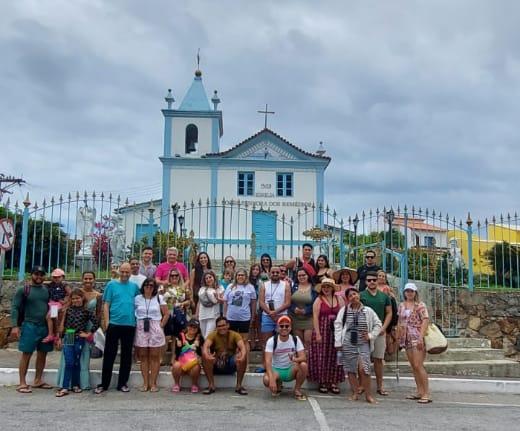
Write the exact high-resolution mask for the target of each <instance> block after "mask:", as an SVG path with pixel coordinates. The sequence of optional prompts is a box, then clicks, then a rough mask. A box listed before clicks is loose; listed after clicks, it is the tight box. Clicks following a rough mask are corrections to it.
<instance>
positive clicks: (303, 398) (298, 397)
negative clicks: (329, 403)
mask: <svg viewBox="0 0 520 431" xmlns="http://www.w3.org/2000/svg"><path fill="white" fill-rule="evenodd" d="M294 399H296V400H298V401H307V395H305V394H303V393H301V392H298V393H295V394H294Z"/></svg>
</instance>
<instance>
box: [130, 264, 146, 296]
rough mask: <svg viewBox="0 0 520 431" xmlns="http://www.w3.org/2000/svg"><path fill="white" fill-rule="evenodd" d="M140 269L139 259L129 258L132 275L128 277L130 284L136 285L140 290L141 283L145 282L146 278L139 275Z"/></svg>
mask: <svg viewBox="0 0 520 431" xmlns="http://www.w3.org/2000/svg"><path fill="white" fill-rule="evenodd" d="M140 267H141V264H140V263H139V259H137V257H131V258H130V272H131V274H132V275H130V281H131V282H132V283H135V284H137V286H138V287H139V289H141V286H142V285H143V282H144V281H145V280H146V276H145V275H143V274H140V273H139V268H140Z"/></svg>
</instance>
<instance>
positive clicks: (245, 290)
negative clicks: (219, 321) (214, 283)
mask: <svg viewBox="0 0 520 431" xmlns="http://www.w3.org/2000/svg"><path fill="white" fill-rule="evenodd" d="M256 298H257V296H256V292H255V288H254V287H253V286H252V285H251V284H250V283H249V282H248V278H247V271H246V270H245V269H238V270H237V272H236V273H235V280H234V282H233V284H232V285H231V286H229V288H228V289H227V290H226V292H225V293H224V316H226V319H227V320H228V323H229V329H230V330H232V331H235V332H238V333H239V334H240V336H241V337H242V340H244V343H246V346H247V345H248V343H247V341H248V340H249V327H250V325H251V322H252V321H253V320H255V316H256Z"/></svg>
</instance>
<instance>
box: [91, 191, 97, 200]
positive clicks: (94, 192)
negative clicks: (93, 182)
mask: <svg viewBox="0 0 520 431" xmlns="http://www.w3.org/2000/svg"><path fill="white" fill-rule="evenodd" d="M92 199H96V191H95V190H94V191H93V192H92Z"/></svg>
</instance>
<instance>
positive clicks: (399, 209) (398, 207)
mask: <svg viewBox="0 0 520 431" xmlns="http://www.w3.org/2000/svg"><path fill="white" fill-rule="evenodd" d="M397 214H401V207H400V206H399V204H397Z"/></svg>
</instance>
